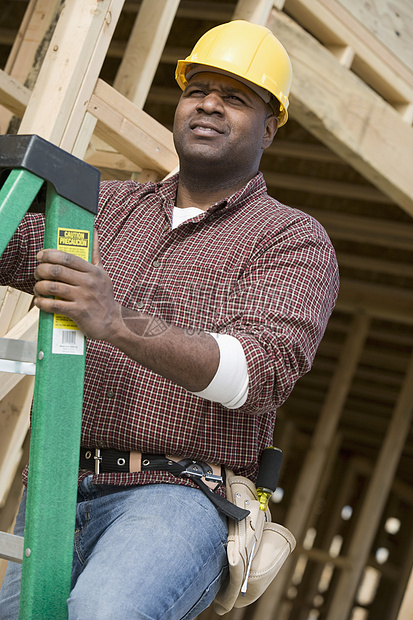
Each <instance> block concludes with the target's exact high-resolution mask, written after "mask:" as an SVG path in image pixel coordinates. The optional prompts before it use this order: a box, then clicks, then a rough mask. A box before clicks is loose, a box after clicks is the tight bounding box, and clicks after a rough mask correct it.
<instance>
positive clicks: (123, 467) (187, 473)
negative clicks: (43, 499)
mask: <svg viewBox="0 0 413 620" xmlns="http://www.w3.org/2000/svg"><path fill="white" fill-rule="evenodd" d="M129 460H130V453H129V452H121V451H119V450H112V449H99V448H96V449H93V450H91V449H90V448H87V449H85V448H81V450H80V462H79V465H80V468H81V469H88V470H90V471H95V473H103V474H104V473H129V472H130V464H129ZM95 464H97V467H95ZM145 471H167V472H169V473H171V474H173V475H174V476H177V477H178V478H190V479H191V480H192V481H193V482H194V483H195V484H196V485H197V486H198V487H199V489H200V490H201V491H202V492H203V493H204V494H205V495H206V496H207V497H208V499H209V500H210V501H211V502H212V503H213V504H214V506H215V508H217V510H219V511H220V512H222V513H223V514H225V515H226V516H227V517H229V518H230V519H234V521H242V519H245V517H246V516H247V515H248V514H249V510H244V509H243V508H239V507H238V506H235V504H233V503H232V502H230V501H228V500H227V499H225V497H223V496H222V495H218V493H215V491H216V490H217V489H218V488H219V487H220V486H221V485H222V484H224V482H225V470H224V468H221V476H216V475H214V473H213V471H212V469H211V467H210V466H209V465H208V463H205V462H204V461H195V460H193V459H182V460H180V461H178V462H175V461H172V460H170V459H168V458H166V456H163V455H161V454H142V460H141V472H145ZM204 480H205V482H215V483H216V486H215V488H214V489H211V488H210V487H209V486H208V485H207V484H205V482H204Z"/></svg>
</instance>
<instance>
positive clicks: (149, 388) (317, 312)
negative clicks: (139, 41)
mask: <svg viewBox="0 0 413 620" xmlns="http://www.w3.org/2000/svg"><path fill="white" fill-rule="evenodd" d="M176 77H177V81H178V84H179V85H180V86H181V88H182V89H183V93H182V96H181V98H180V101H179V103H178V106H177V109H176V115H175V121H174V130H173V131H174V140H175V145H176V150H177V153H178V155H179V159H180V173H179V174H178V175H175V176H174V177H172V178H171V179H169V180H167V181H165V182H163V183H159V184H153V183H148V184H145V185H139V184H138V183H135V182H124V183H121V182H116V181H113V182H107V183H103V184H102V188H101V194H100V210H99V214H98V216H97V218H96V230H97V235H96V238H95V243H94V256H93V261H92V263H87V262H85V261H83V260H81V259H80V258H78V257H76V256H73V255H69V254H66V253H61V252H58V251H56V250H41V242H42V231H43V218H42V216H41V215H35V214H30V215H28V216H27V217H26V218H25V220H24V221H23V222H22V224H21V226H20V227H19V230H18V231H17V232H16V235H15V236H14V238H13V239H12V241H11V243H10V245H9V247H8V248H7V250H6V252H5V253H4V255H3V258H2V261H1V264H0V268H1V269H0V273H1V274H7V275H2V276H1V280H0V282H1V283H6V282H7V283H8V284H11V285H13V286H16V287H20V288H22V289H24V290H31V289H32V288H33V286H34V295H35V304H36V306H37V307H39V308H40V309H41V310H43V311H45V312H52V313H59V314H64V315H66V316H68V317H70V318H71V319H73V320H74V321H75V322H76V323H77V325H78V327H79V328H80V329H81V330H82V331H83V333H84V334H85V335H86V336H87V337H88V349H87V363H86V377H85V392H84V411H83V426H82V449H81V461H80V465H81V470H80V471H81V473H80V478H79V480H80V484H79V498H78V499H79V503H78V506H77V522H76V540H75V552H74V564H73V576H72V588H73V589H72V592H71V596H70V599H69V601H68V609H69V618H71V619H74V618H76V619H77V618H79V619H80V618H81V619H82V620H87V619H89V618H93V619H95V618H100V619H105V618H122V619H123V618H125V619H126V618H127V619H128V620H129V619H132V618H154V619H155V618H156V619H159V620H160V619H162V620H165V619H167V618H169V619H171V620H177V619H180V618H185V619H186V620H187V619H190V618H195V617H196V616H197V615H198V614H199V613H201V611H202V610H203V609H205V608H206V607H207V606H208V605H209V604H210V603H211V601H212V600H213V599H214V597H215V596H216V594H217V592H218V590H219V588H220V587H221V585H222V583H223V581H224V579H225V577H226V575H227V571H228V567H227V559H226V550H225V545H226V537H227V517H226V512H225V511H226V504H225V500H224V487H223V486H222V484H221V485H220V483H219V480H220V476H221V471H222V468H223V467H228V468H230V469H233V470H235V472H236V473H239V474H242V475H245V476H248V477H250V478H251V479H254V478H255V477H256V474H257V469H258V463H259V459H260V455H261V453H262V451H263V449H264V448H265V447H267V446H269V445H271V444H272V443H273V431H274V423H275V412H276V408H277V407H278V406H279V405H280V404H281V403H282V402H284V401H285V399H286V398H287V397H288V395H289V393H290V392H291V390H292V388H293V385H294V383H295V381H296V380H297V379H298V378H299V376H301V375H302V374H303V373H305V372H307V371H308V370H309V369H310V367H311V363H312V360H313V358H314V355H315V352H316V349H317V346H318V343H319V341H320V339H321V337H322V335H323V333H324V330H325V327H326V324H327V321H328V318H329V316H330V314H331V311H332V309H333V306H334V302H335V298H336V295H337V287H338V278H337V264H336V260H335V255H334V250H333V248H332V246H331V243H330V241H329V239H328V237H327V235H326V233H325V231H324V230H323V228H322V227H321V226H320V225H319V224H318V223H317V222H315V221H314V220H313V219H312V218H310V217H309V216H307V215H306V214H303V213H301V212H299V211H297V210H295V209H291V208H289V207H286V206H284V205H282V204H280V203H279V202H277V201H276V200H274V199H273V198H271V197H269V196H268V194H267V192H266V187H265V183H264V180H263V177H262V175H261V174H260V173H259V172H258V167H259V163H260V159H261V156H262V153H263V151H264V150H265V149H266V148H267V147H268V146H269V145H270V144H271V142H272V140H273V138H274V136H275V134H276V132H277V129H278V126H279V125H280V124H284V123H285V122H286V120H287V107H288V91H289V88H290V82H291V66H290V62H289V59H288V56H287V54H286V52H285V50H284V48H282V46H281V45H280V43H279V42H278V41H277V39H275V37H273V35H272V34H271V33H270V31H269V30H267V29H266V28H263V27H261V26H257V25H253V24H250V23H248V22H241V21H235V22H231V23H229V24H223V25H221V26H219V27H217V28H214V29H212V30H211V31H209V32H208V33H206V35H204V37H202V38H201V39H200V41H199V42H198V43H197V45H196V46H195V48H194V50H193V52H192V54H191V55H190V56H189V57H188V58H187V59H186V60H184V61H179V62H178V67H177V73H176ZM98 239H99V240H98ZM33 274H34V275H33ZM55 297H56V298H55ZM96 448H99V449H100V454H101V458H102V460H101V461H100V460H99V470H100V473H98V474H96V473H94V474H93V471H96V470H94V464H93V461H94V457H95V456H96V452H95V449H96ZM165 455H168V458H165ZM97 458H98V457H97ZM177 461H180V464H179V463H178V465H177V464H176V462H177ZM180 468H181V470H184V469H187V470H190V471H189V473H187V474H185V475H183V476H182V475H179V469H180ZM194 468H195V470H196V471H197V472H198V473H199V472H202V473H203V474H204V475H203V476H202V482H204V483H206V484H207V485H209V486H210V487H211V488H212V489H214V490H213V492H212V493H211V492H210V491H208V490H207V492H202V491H201V490H200V488H198V482H197V480H198V478H197V477H196V476H193V475H192V474H193V473H194ZM50 475H51V476H53V472H50ZM25 476H26V475H25ZM201 486H202V485H201ZM204 491H205V488H204ZM217 498H220V499H217ZM23 521H24V500H23V502H22V507H21V511H20V515H19V517H18V520H17V526H16V528H17V532H18V533H21V532H22V528H23ZM19 578H20V577H19V568H18V567H17V565H12V567H11V568H10V569H9V572H8V575H7V577H6V580H5V585H4V587H3V590H2V597H3V600H2V601H1V603H2V609H4V611H0V618H3V619H5V618H16V617H17V611H16V609H17V607H16V601H17V600H18V584H19Z"/></svg>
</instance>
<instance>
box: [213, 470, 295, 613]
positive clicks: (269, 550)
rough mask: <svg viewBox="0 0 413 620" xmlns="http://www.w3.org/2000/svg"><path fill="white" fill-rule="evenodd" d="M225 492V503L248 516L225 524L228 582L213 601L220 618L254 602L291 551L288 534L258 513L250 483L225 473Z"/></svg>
mask: <svg viewBox="0 0 413 620" xmlns="http://www.w3.org/2000/svg"><path fill="white" fill-rule="evenodd" d="M226 489H227V498H228V500H230V501H231V502H233V503H234V504H235V505H236V506H239V507H240V508H244V509H246V510H249V511H250V512H249V515H248V516H247V517H246V518H245V519H243V520H242V521H238V522H237V521H234V520H232V519H229V520H228V547H227V555H228V562H229V578H228V579H227V580H226V581H225V583H224V584H223V586H222V587H221V589H220V591H219V592H218V595H217V596H216V598H215V601H214V609H215V612H216V613H217V614H218V615H220V616H223V615H224V614H226V613H228V612H229V611H230V610H231V609H232V608H233V607H245V606H247V605H250V604H251V603H253V602H254V601H256V600H257V599H258V598H259V597H260V596H261V594H263V592H264V591H265V590H266V588H267V587H268V586H269V585H270V583H271V582H272V580H273V579H274V578H275V577H276V575H277V573H278V572H279V570H280V568H281V567H282V565H283V564H284V562H285V561H286V559H287V558H288V556H289V555H290V554H291V552H292V551H293V550H294V548H295V538H294V536H293V535H292V534H291V532H290V531H289V530H288V529H287V528H285V527H283V526H282V525H278V524H277V523H272V521H271V513H270V511H269V510H267V511H263V510H261V509H260V503H259V500H258V495H257V491H256V488H255V485H254V483H253V482H251V480H249V479H248V478H244V477H243V476H235V475H234V473H233V472H232V471H229V470H227V471H226Z"/></svg>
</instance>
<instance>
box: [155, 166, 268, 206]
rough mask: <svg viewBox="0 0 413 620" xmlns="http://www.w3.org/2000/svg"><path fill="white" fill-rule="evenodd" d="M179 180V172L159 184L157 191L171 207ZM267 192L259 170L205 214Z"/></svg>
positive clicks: (173, 203) (236, 204)
mask: <svg viewBox="0 0 413 620" xmlns="http://www.w3.org/2000/svg"><path fill="white" fill-rule="evenodd" d="M178 180H179V172H177V173H176V174H174V175H173V176H171V177H169V178H168V179H167V180H166V181H161V182H160V183H159V184H158V188H157V191H158V192H159V194H160V196H161V197H162V198H163V199H164V200H165V201H167V202H168V203H169V204H170V205H171V207H173V206H175V201H176V192H177V190H178ZM265 193H267V186H266V184H265V180H264V176H263V174H262V172H258V174H256V175H255V177H253V178H252V179H251V180H250V181H248V183H247V184H246V185H244V187H242V188H241V189H239V190H238V191H237V192H235V193H234V194H232V195H230V196H228V197H227V198H224V199H222V200H219V201H218V202H216V203H215V204H213V205H211V206H210V208H209V209H208V210H207V211H205V214H211V213H215V212H216V211H217V210H221V209H226V210H228V209H233V208H234V207H237V206H238V205H240V204H241V203H242V202H244V201H245V200H248V201H249V200H251V198H252V197H253V196H258V195H260V194H265Z"/></svg>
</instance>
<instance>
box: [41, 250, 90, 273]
mask: <svg viewBox="0 0 413 620" xmlns="http://www.w3.org/2000/svg"><path fill="white" fill-rule="evenodd" d="M37 260H38V261H39V263H52V264H54V265H63V266H65V267H68V268H70V269H75V270H76V271H88V270H89V266H90V263H88V262H87V261H86V260H84V259H83V258H80V256H75V255H74V254H69V253H68V252H62V251H61V250H53V249H46V250H41V251H40V252H38V254H37Z"/></svg>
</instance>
